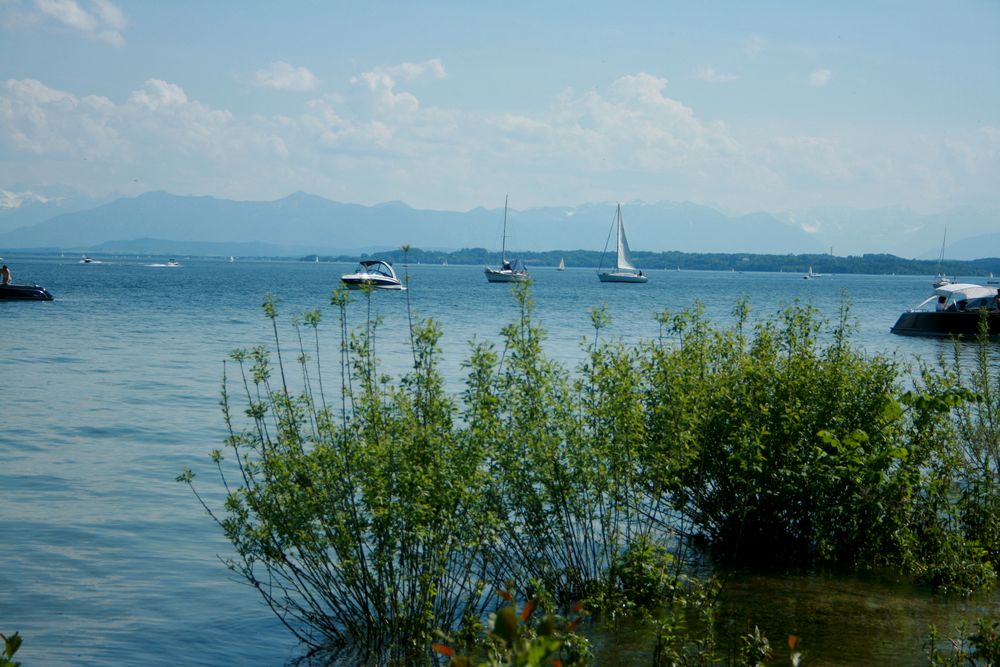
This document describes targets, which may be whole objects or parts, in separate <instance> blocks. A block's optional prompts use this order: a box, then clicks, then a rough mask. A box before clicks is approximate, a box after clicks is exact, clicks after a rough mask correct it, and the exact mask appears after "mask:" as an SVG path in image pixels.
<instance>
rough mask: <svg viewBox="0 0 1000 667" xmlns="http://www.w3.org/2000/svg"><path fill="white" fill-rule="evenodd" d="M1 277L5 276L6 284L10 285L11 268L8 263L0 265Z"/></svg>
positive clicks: (4, 282) (4, 281)
mask: <svg viewBox="0 0 1000 667" xmlns="http://www.w3.org/2000/svg"><path fill="white" fill-rule="evenodd" d="M0 277H2V278H3V284H4V285H10V269H8V268H7V265H6V264H4V265H3V267H0Z"/></svg>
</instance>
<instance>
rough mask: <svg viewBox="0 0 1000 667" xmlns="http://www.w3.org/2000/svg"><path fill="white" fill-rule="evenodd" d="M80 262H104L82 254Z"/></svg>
mask: <svg viewBox="0 0 1000 667" xmlns="http://www.w3.org/2000/svg"><path fill="white" fill-rule="evenodd" d="M80 263H81V264H103V263H104V262H102V261H101V260H99V259H94V258H93V257H91V256H90V255H84V256H83V259H81V260H80Z"/></svg>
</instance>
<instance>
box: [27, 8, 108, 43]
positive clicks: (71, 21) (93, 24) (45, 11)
mask: <svg viewBox="0 0 1000 667" xmlns="http://www.w3.org/2000/svg"><path fill="white" fill-rule="evenodd" d="M35 8H36V9H37V10H38V12H39V15H40V16H41V17H43V18H45V19H49V20H52V21H55V22H57V23H58V24H60V25H62V26H63V27H64V28H68V29H70V30H74V31H76V32H78V33H80V34H82V35H84V36H85V37H89V38H90V39H95V40H98V41H102V42H106V43H107V44H111V45H112V46H123V45H124V44H125V38H124V37H123V36H122V34H121V31H122V30H123V29H124V28H125V27H126V26H127V25H128V20H127V19H126V18H125V14H124V13H123V12H122V10H121V9H119V8H118V7H117V6H116V5H115V4H113V3H112V2H111V0H90V3H89V10H88V9H85V8H84V7H82V6H81V5H80V4H79V3H78V2H77V1H76V0H35Z"/></svg>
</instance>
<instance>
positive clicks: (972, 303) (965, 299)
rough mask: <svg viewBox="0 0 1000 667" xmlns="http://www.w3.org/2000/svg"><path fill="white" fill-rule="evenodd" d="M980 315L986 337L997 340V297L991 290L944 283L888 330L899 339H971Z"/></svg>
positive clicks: (999, 305) (999, 323)
mask: <svg viewBox="0 0 1000 667" xmlns="http://www.w3.org/2000/svg"><path fill="white" fill-rule="evenodd" d="M984 316H985V318H986V327H987V334H988V335H989V337H990V338H1000V297H998V295H997V290H996V289H995V288H993V287H984V286H982V285H972V284H969V283H952V284H944V285H940V286H939V287H937V288H936V289H935V290H934V294H932V295H931V296H930V297H928V298H927V299H926V300H924V302H923V303H921V304H920V305H919V306H917V307H916V308H914V309H912V310H908V311H906V312H904V313H903V314H902V315H900V316H899V319H898V320H896V324H894V325H893V326H892V329H890V331H892V333H894V334H898V335H900V336H931V337H938V338H946V337H948V336H961V337H969V338H972V337H975V336H976V335H978V334H979V326H980V322H981V321H982V318H983V317H984Z"/></svg>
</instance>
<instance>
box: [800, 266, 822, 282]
mask: <svg viewBox="0 0 1000 667" xmlns="http://www.w3.org/2000/svg"><path fill="white" fill-rule="evenodd" d="M821 275H823V274H822V273H813V267H811V266H810V267H809V273H807V274H805V275H804V276H802V278H803V279H805V280H812V279H813V278H819V277H820V276H821Z"/></svg>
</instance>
